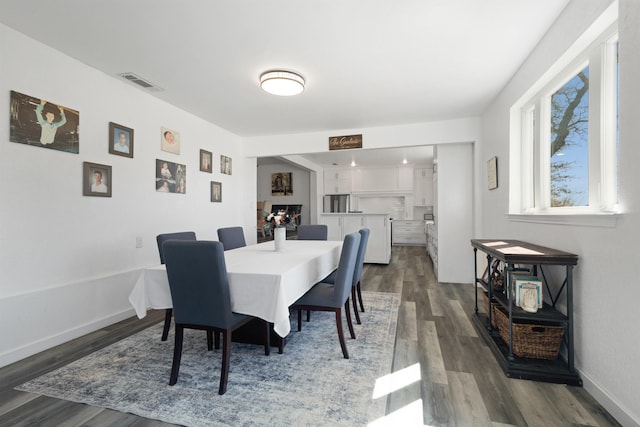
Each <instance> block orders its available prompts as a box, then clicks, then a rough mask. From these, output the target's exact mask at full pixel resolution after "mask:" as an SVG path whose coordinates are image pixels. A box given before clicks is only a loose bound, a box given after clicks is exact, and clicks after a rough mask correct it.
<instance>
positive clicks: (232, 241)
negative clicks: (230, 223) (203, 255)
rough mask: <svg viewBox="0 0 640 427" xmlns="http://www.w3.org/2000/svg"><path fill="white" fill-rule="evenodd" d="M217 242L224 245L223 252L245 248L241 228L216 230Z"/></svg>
mask: <svg viewBox="0 0 640 427" xmlns="http://www.w3.org/2000/svg"><path fill="white" fill-rule="evenodd" d="M218 240H219V241H220V242H221V243H222V244H223V245H224V250H225V251H228V250H231V249H236V248H242V247H244V246H247V242H246V241H245V240H244V231H243V230H242V227H225V228H218Z"/></svg>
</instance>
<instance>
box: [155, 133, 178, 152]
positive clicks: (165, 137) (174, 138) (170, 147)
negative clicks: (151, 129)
mask: <svg viewBox="0 0 640 427" xmlns="http://www.w3.org/2000/svg"><path fill="white" fill-rule="evenodd" d="M160 129H161V131H162V134H161V135H160V147H161V148H162V151H166V152H167V153H173V154H180V133H178V132H177V131H175V130H173V129H168V128H165V127H161V128H160Z"/></svg>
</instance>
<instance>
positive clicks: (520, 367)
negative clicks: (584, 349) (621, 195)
mask: <svg viewBox="0 0 640 427" xmlns="http://www.w3.org/2000/svg"><path fill="white" fill-rule="evenodd" d="M471 246H472V247H473V254H474V268H475V278H476V279H475V284H476V286H475V310H474V314H473V316H472V318H473V321H474V322H473V323H474V325H475V327H476V329H477V330H478V333H479V334H480V335H481V336H482V337H483V338H484V339H485V341H486V342H487V344H488V345H489V347H490V348H491V351H492V352H493V354H494V356H495V357H496V359H497V360H498V362H499V363H500V365H501V366H502V369H503V370H504V372H505V374H506V375H507V376H508V377H511V378H521V379H530V380H536V381H545V382H553V383H561V384H569V385H578V386H581V385H582V380H581V379H580V376H579V375H578V373H577V372H576V370H575V366H574V347H573V267H574V266H576V265H577V264H578V255H575V254H572V253H568V252H564V251H560V250H557V249H552V248H547V247H544V246H538V245H534V244H531V243H527V242H522V241H519V240H500V239H483V240H479V239H473V240H471ZM478 250H480V251H481V252H484V253H485V254H486V256H487V266H488V267H487V271H486V272H485V273H486V274H482V275H481V276H478V260H477V252H478ZM495 260H499V261H501V262H502V263H503V265H504V267H503V271H502V273H503V277H504V289H505V291H506V292H504V293H503V292H496V291H495V290H494V286H493V285H494V283H492V277H495V275H494V273H496V271H494V270H495V269H496V268H497V266H496V264H495ZM552 265H555V266H563V267H564V268H565V274H564V276H565V277H564V281H563V282H562V284H561V285H560V287H559V289H558V290H557V291H556V292H553V291H552V289H551V288H550V286H549V281H548V279H551V277H547V276H546V275H545V272H544V270H543V266H552ZM516 271H525V272H527V273H528V274H530V275H532V276H537V277H539V278H540V279H541V280H542V282H543V283H544V292H543V293H544V294H545V295H546V296H547V297H548V298H545V300H547V299H548V300H550V301H545V303H544V306H543V308H541V309H538V312H536V313H529V312H526V311H524V310H522V309H521V308H520V307H517V306H516V304H515V301H514V299H515V298H514V295H515V292H514V280H513V273H514V272H516ZM479 289H484V290H485V292H486V294H487V296H488V299H489V301H490V302H492V303H495V304H498V305H499V306H500V307H502V308H503V309H504V311H506V313H507V314H508V318H509V340H508V342H507V343H505V342H504V341H503V340H502V338H501V337H500V335H499V334H498V331H497V330H496V329H495V328H494V327H492V318H491V317H492V310H491V309H489V310H488V313H487V314H483V313H480V312H479V311H478V290H479ZM562 294H564V295H565V297H566V298H565V300H566V313H562V312H561V311H559V310H558V308H557V307H556V303H557V302H558V300H559V297H560V296H561V295H562ZM489 307H491V303H490V304H489ZM514 321H515V322H525V323H526V322H535V323H541V324H546V325H562V326H563V327H564V338H563V345H562V347H561V349H560V354H559V355H558V358H557V359H556V360H544V359H534V358H527V357H517V356H516V355H515V354H514V352H513V323H514Z"/></svg>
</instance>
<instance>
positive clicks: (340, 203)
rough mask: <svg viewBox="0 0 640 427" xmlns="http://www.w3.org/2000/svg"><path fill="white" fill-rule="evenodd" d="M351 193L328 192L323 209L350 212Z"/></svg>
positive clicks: (327, 211) (328, 211)
mask: <svg viewBox="0 0 640 427" xmlns="http://www.w3.org/2000/svg"><path fill="white" fill-rule="evenodd" d="M349 197H350V196H349V194H326V195H325V196H324V201H323V203H322V207H323V209H322V211H323V212H325V213H331V212H334V213H335V212H349Z"/></svg>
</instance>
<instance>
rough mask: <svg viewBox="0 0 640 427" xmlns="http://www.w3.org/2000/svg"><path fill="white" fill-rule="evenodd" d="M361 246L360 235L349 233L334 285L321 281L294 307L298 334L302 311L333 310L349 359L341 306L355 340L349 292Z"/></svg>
mask: <svg viewBox="0 0 640 427" xmlns="http://www.w3.org/2000/svg"><path fill="white" fill-rule="evenodd" d="M359 245H360V234H359V233H349V234H347V235H346V236H345V237H344V242H343V244H342V252H341V253H340V261H339V262H338V269H337V270H336V276H335V281H334V283H333V284H329V283H322V282H320V283H317V284H315V285H314V286H313V287H312V288H311V289H309V290H308V291H307V293H305V294H304V295H303V296H302V297H300V298H299V299H298V300H297V301H296V302H295V303H293V304H292V306H291V307H292V308H293V309H294V310H297V311H298V331H300V330H302V310H311V311H333V312H334V313H335V315H336V327H337V329H338V339H339V341H340V347H341V348H342V355H343V356H344V358H345V359H348V358H349V352H348V350H347V344H346V343H345V340H344V332H343V330H342V307H344V311H345V316H346V318H347V325H348V326H349V333H350V334H351V338H355V337H356V334H355V332H354V330H353V324H352V323H351V313H350V312H349V311H350V310H349V293H350V290H351V287H352V282H353V270H354V269H355V264H356V257H357V255H358V247H359Z"/></svg>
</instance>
